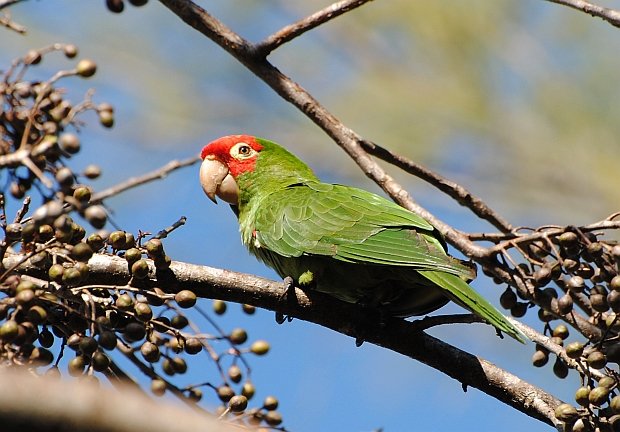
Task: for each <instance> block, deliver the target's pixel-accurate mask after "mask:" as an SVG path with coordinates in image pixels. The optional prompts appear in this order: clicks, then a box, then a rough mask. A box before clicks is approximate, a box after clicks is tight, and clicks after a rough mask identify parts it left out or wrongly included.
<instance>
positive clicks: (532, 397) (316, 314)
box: [3, 254, 560, 425]
mask: <svg viewBox="0 0 620 432" xmlns="http://www.w3.org/2000/svg"><path fill="white" fill-rule="evenodd" d="M18 259H19V257H18V256H16V255H12V256H7V258H6V259H5V260H4V261H3V264H4V265H5V267H8V266H12V265H15V263H16V262H17V260H18ZM88 265H89V269H90V271H89V277H90V278H91V281H94V280H96V281H97V283H101V284H108V285H124V284H126V283H127V281H128V280H129V279H130V275H129V272H128V269H127V261H126V260H125V259H123V258H120V257H116V256H110V255H103V254H96V255H94V256H93V257H92V258H91V260H90V261H89V262H88ZM149 265H150V266H151V274H155V268H154V266H153V264H152V262H150V261H149ZM18 272H20V273H23V274H28V275H30V276H35V277H45V275H46V272H45V271H44V270H42V269H40V268H37V267H34V266H32V265H31V264H30V263H29V262H26V263H24V264H22V265H21V266H20V267H18ZM157 282H158V286H160V287H162V288H164V287H165V289H167V290H172V289H174V290H181V289H189V290H192V291H193V292H195V293H196V295H197V296H198V297H202V298H211V299H221V300H226V301H233V302H236V303H248V304H252V305H255V306H257V307H261V308H264V309H268V310H272V311H275V312H278V313H281V314H284V315H287V316H291V317H295V318H298V319H301V320H304V321H309V322H312V323H315V324H319V325H321V326H324V327H327V328H330V329H332V330H334V331H337V332H339V333H342V334H344V335H347V336H351V337H354V338H362V339H363V340H365V341H367V342H369V343H372V344H375V345H378V346H381V347H384V348H387V349H390V350H392V351H395V352H398V353H400V354H403V355H405V356H407V357H410V358H412V359H415V360H418V361H420V362H422V363H424V364H426V365H428V366H430V367H432V368H434V369H437V370H439V371H441V372H443V373H445V374H446V375H448V376H450V377H452V378H454V379H455V380H457V381H459V382H460V383H461V384H462V385H464V386H469V387H475V388H477V389H479V390H481V391H483V392H485V393H487V394H488V395H490V396H492V397H494V398H496V399H497V400H499V401H501V402H503V403H505V404H507V405H509V406H511V407H513V408H515V409H517V410H519V411H521V412H523V413H525V414H527V415H529V416H531V417H533V418H536V419H538V420H540V421H542V422H544V423H547V424H550V425H555V424H556V422H557V420H556V419H555V417H554V415H553V411H554V409H555V407H556V406H557V405H558V404H559V403H560V401H559V400H558V399H556V398H555V397H553V396H552V395H551V394H549V393H547V392H545V391H544V390H542V389H540V388H538V387H536V386H534V385H532V384H529V383H527V382H525V381H523V380H521V379H520V378H518V377H516V376H514V375H512V374H511V373H509V372H507V371H505V370H503V369H501V368H499V367H497V366H495V365H493V364H492V363H490V362H488V361H486V360H484V359H482V358H480V357H476V356H474V355H472V354H469V353H467V352H465V351H462V350H460V349H458V348H456V347H454V346H451V345H449V344H447V343H445V342H442V341H440V340H438V339H436V338H434V337H432V336H429V335H427V334H425V333H424V332H421V331H418V330H417V324H416V323H412V322H408V321H405V320H402V319H398V318H389V319H388V320H387V321H386V322H385V325H372V324H371V325H369V323H368V310H366V309H365V308H363V307H360V306H358V305H354V304H349V303H344V302H341V301H338V300H336V299H334V298H332V297H330V296H328V295H324V294H320V293H316V292H304V291H302V290H299V289H295V291H294V294H295V301H291V300H290V296H289V298H288V299H287V298H283V295H282V294H283V293H284V292H285V286H284V284H283V283H279V282H274V281H271V280H268V279H263V278H259V277H256V276H253V275H249V274H243V273H236V272H232V271H229V270H223V269H217V268H212V267H206V266H198V265H193V264H187V263H181V262H172V264H171V266H170V271H169V272H164V273H161V272H160V273H158V274H157ZM490 331H492V330H491V329H490ZM506 343H508V342H506Z"/></svg>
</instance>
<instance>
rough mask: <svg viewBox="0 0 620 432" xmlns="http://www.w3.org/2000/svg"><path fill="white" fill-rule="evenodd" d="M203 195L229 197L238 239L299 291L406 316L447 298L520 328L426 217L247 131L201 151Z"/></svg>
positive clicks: (499, 324) (513, 332)
mask: <svg viewBox="0 0 620 432" xmlns="http://www.w3.org/2000/svg"><path fill="white" fill-rule="evenodd" d="M201 157H202V159H203V162H202V165H201V167H200V182H201V184H202V187H203V189H204V191H205V193H206V194H207V196H208V197H209V198H210V199H211V200H213V201H215V196H216V195H217V196H218V197H220V198H221V199H222V200H224V201H226V202H228V203H230V204H231V205H232V206H233V209H234V210H235V213H236V214H237V216H238V218H239V230H240V232H241V239H242V241H243V244H244V245H246V246H247V248H248V249H249V250H250V252H251V253H252V254H254V255H255V256H256V257H258V259H259V260H261V261H263V262H264V263H266V264H267V265H269V266H270V267H272V268H273V269H274V270H275V271H276V272H277V273H278V274H279V275H280V276H281V277H283V278H285V277H291V278H293V280H294V281H295V283H296V284H297V286H299V287H300V288H304V289H314V290H317V291H320V292H323V293H326V294H329V295H331V296H334V297H336V298H338V299H340V300H343V301H346V302H350V303H360V304H364V305H367V306H370V307H376V308H378V309H379V310H381V311H383V312H384V313H387V314H390V315H393V316H399V317H408V316H412V315H423V314H426V313H428V312H432V311H434V310H436V309H438V308H440V307H441V306H443V305H445V304H446V303H447V302H448V301H449V300H453V301H455V302H456V303H458V304H460V305H461V306H463V307H465V308H467V309H469V310H470V311H472V312H473V313H475V314H477V315H479V316H480V317H482V318H484V319H485V320H486V321H488V322H489V323H491V324H492V325H494V326H495V327H496V328H497V329H498V330H501V331H503V332H505V333H507V334H509V335H510V336H512V337H513V338H515V339H517V340H520V341H523V335H522V334H521V332H519V330H517V329H516V328H515V327H514V326H513V325H512V324H511V323H510V322H509V321H507V320H506V318H505V317H504V316H503V315H502V314H501V313H500V312H499V311H498V310H497V309H495V308H494V307H493V306H492V305H491V304H490V303H489V302H487V301H486V300H485V299H484V298H482V297H481V296H480V295H479V294H478V293H477V292H476V291H474V290H473V289H472V288H471V287H470V286H469V285H468V284H467V281H469V280H471V279H473V278H474V277H475V270H473V268H472V267H470V266H468V265H466V264H464V263H462V262H461V261H459V260H457V259H455V258H453V257H451V256H449V255H448V254H447V253H446V244H445V242H444V240H443V239H442V238H441V235H440V234H439V233H438V232H437V230H436V229H435V228H434V227H433V226H432V225H431V224H430V223H428V222H427V221H426V220H424V219H423V218H422V217H420V216H418V215H416V214H415V213H412V212H411V211H409V210H406V209H404V208H403V207H400V206H399V205H397V204H395V203H393V202H391V201H389V200H387V199H385V198H382V197H380V196H378V195H375V194H373V193H370V192H366V191H364V190H361V189H357V188H354V187H350V186H343V185H338V184H328V183H322V182H321V181H320V180H319V179H318V178H317V177H316V176H315V175H314V173H313V172H312V170H311V169H310V168H309V167H308V166H307V165H306V164H304V163H303V162H302V161H301V160H299V159H298V158H297V157H296V156H294V155H293V154H291V153H290V152H288V151H287V150H286V149H284V148H283V147H281V146H279V145H278V144H276V143H274V142H272V141H268V140H266V139H262V138H256V137H253V136H249V135H231V136H226V137H222V138H219V139H217V140H215V141H213V142H211V143H210V144H208V145H207V146H205V147H204V148H203V149H202V153H201Z"/></svg>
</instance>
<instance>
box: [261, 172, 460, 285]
mask: <svg viewBox="0 0 620 432" xmlns="http://www.w3.org/2000/svg"><path fill="white" fill-rule="evenodd" d="M254 230H255V231H254V232H255V235H256V240H257V241H258V243H259V244H260V245H261V247H265V248H267V249H269V250H271V251H272V252H275V253H277V254H279V255H282V256H285V257H299V256H301V255H304V254H305V255H324V256H325V255H326V256H331V257H333V258H334V259H337V260H341V261H345V262H352V263H361V264H378V265H391V266H401V267H413V268H415V269H416V270H439V271H444V272H448V273H452V274H456V275H459V276H462V277H465V278H471V276H472V275H471V273H472V272H471V269H470V268H468V267H466V266H464V265H463V264H461V263H460V262H459V261H458V260H456V259H454V258H452V257H449V256H448V255H446V253H445V250H444V245H443V244H442V242H441V241H440V240H439V239H438V238H437V237H435V230H434V228H433V226H432V225H431V224H429V223H428V222H427V221H426V220H424V219H423V218H421V217H420V216H418V215H416V214H414V213H412V212H410V211H408V210H406V209H404V208H402V207H400V206H399V205H397V204H395V203H393V202H391V201H389V200H387V199H385V198H382V197H380V196H378V195H375V194H373V193H370V192H366V191H364V190H361V189H357V188H353V187H348V186H341V185H331V184H325V183H314V182H309V183H304V184H297V185H293V186H289V187H287V188H284V189H281V190H279V191H277V192H274V193H273V194H270V195H269V199H266V200H263V203H262V204H261V206H260V207H259V208H258V210H257V213H256V217H255V224H254Z"/></svg>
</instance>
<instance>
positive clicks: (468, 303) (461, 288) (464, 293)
mask: <svg viewBox="0 0 620 432" xmlns="http://www.w3.org/2000/svg"><path fill="white" fill-rule="evenodd" d="M418 273H420V274H421V275H422V276H424V277H425V278H426V279H428V280H430V281H431V282H433V283H434V284H436V285H438V286H439V287H441V288H442V289H443V290H445V293H446V295H447V296H448V297H450V298H451V299H452V300H454V301H455V302H456V303H458V304H460V305H461V306H463V307H465V308H467V309H469V310H470V311H472V312H473V313H475V314H476V315H478V316H480V317H481V318H484V319H485V320H487V321H488V322H489V323H490V324H492V325H493V326H494V327H495V328H497V329H498V330H501V331H503V332H504V333H506V334H508V335H510V336H511V337H513V338H514V339H516V340H518V341H519V342H521V343H525V341H526V340H527V337H526V336H525V335H524V334H523V333H522V332H521V331H520V330H519V329H517V328H516V327H515V326H513V325H512V324H511V323H510V321H508V320H507V319H506V317H505V316H504V315H502V313H501V312H500V311H498V310H497V309H496V308H495V307H494V306H493V305H492V304H491V303H489V302H488V301H487V300H485V299H484V298H483V297H482V296H481V295H480V294H478V293H477V292H476V291H475V290H474V289H473V288H472V287H470V286H469V284H467V282H465V281H464V280H463V279H461V278H459V277H458V276H455V275H453V274H450V273H444V272H438V271H432V270H422V271H420V270H419V271H418Z"/></svg>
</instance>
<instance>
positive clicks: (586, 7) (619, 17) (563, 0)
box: [545, 0, 620, 27]
mask: <svg viewBox="0 0 620 432" xmlns="http://www.w3.org/2000/svg"><path fill="white" fill-rule="evenodd" d="M545 1H548V2H551V3H556V4H560V5H563V6H568V7H569V8H572V9H576V10H578V11H581V12H585V13H587V14H588V15H592V16H594V17H598V18H601V19H603V20H605V21H607V22H608V23H609V24H611V25H612V26H614V27H620V12H618V11H617V10H614V9H610V8H606V7H603V6H599V5H596V4H594V3H590V2H587V1H584V0H545Z"/></svg>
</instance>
